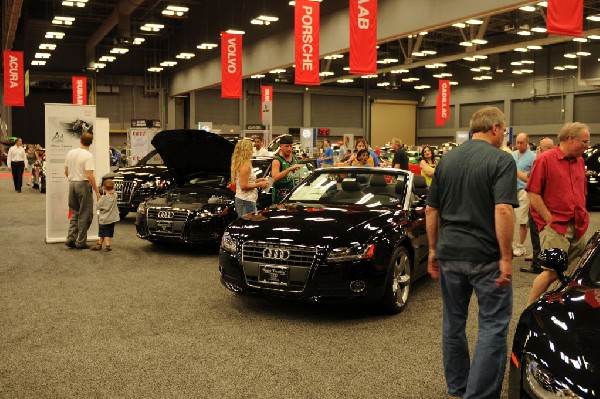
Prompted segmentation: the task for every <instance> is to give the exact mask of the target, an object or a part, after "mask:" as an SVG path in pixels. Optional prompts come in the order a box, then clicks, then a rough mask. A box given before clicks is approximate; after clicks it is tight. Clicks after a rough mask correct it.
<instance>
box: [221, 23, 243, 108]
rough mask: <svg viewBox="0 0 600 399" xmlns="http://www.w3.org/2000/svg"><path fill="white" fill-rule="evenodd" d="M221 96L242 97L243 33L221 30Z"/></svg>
mask: <svg viewBox="0 0 600 399" xmlns="http://www.w3.org/2000/svg"><path fill="white" fill-rule="evenodd" d="M221 82H222V83H221V97H222V98H242V35H239V34H231V33H227V32H221Z"/></svg>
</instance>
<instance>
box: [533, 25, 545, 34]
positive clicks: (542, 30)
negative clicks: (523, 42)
mask: <svg viewBox="0 0 600 399" xmlns="http://www.w3.org/2000/svg"><path fill="white" fill-rule="evenodd" d="M531 31H532V32H537V33H546V28H543V27H541V26H534V27H533V28H531Z"/></svg>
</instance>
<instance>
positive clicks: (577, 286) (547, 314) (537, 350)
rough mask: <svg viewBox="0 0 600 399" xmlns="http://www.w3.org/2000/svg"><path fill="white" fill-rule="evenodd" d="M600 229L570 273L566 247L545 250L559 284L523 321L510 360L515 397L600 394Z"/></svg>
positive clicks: (544, 262) (544, 258)
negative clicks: (567, 270) (564, 248)
mask: <svg viewBox="0 0 600 399" xmlns="http://www.w3.org/2000/svg"><path fill="white" fill-rule="evenodd" d="M599 248H600V233H599V232H597V233H596V234H595V235H594V237H593V238H592V239H591V240H590V242H589V243H588V247H587V250H586V252H585V253H584V255H583V256H582V258H581V260H580V261H579V263H578V264H577V266H576V267H575V268H574V271H573V272H571V273H570V274H569V275H568V276H567V275H565V270H566V269H567V256H566V254H565V252H564V251H562V250H558V249H550V250H545V251H543V252H542V254H541V256H540V262H541V263H542V265H544V266H545V267H547V268H551V269H553V270H556V271H557V274H558V275H559V284H558V287H557V288H556V289H555V290H552V291H550V292H548V293H546V294H544V295H543V296H542V297H541V298H540V299H539V300H538V301H537V302H535V303H533V304H531V306H529V307H528V308H527V309H525V311H524V312H523V314H522V315H521V318H520V320H519V323H518V325H517V331H516V333H515V337H514V341H513V348H512V354H511V364H510V378H509V390H510V392H509V397H510V398H598V397H600V346H599V345H598V337H600V250H599Z"/></svg>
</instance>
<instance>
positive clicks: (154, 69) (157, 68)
mask: <svg viewBox="0 0 600 399" xmlns="http://www.w3.org/2000/svg"><path fill="white" fill-rule="evenodd" d="M162 70H163V69H162V68H161V67H150V68H148V72H161V71H162Z"/></svg>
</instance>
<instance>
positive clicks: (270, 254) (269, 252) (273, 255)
mask: <svg viewBox="0 0 600 399" xmlns="http://www.w3.org/2000/svg"><path fill="white" fill-rule="evenodd" d="M289 257H290V251H288V250H287V249H273V248H266V249H265V250H264V251H263V258H267V259H279V260H286V259H289Z"/></svg>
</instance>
